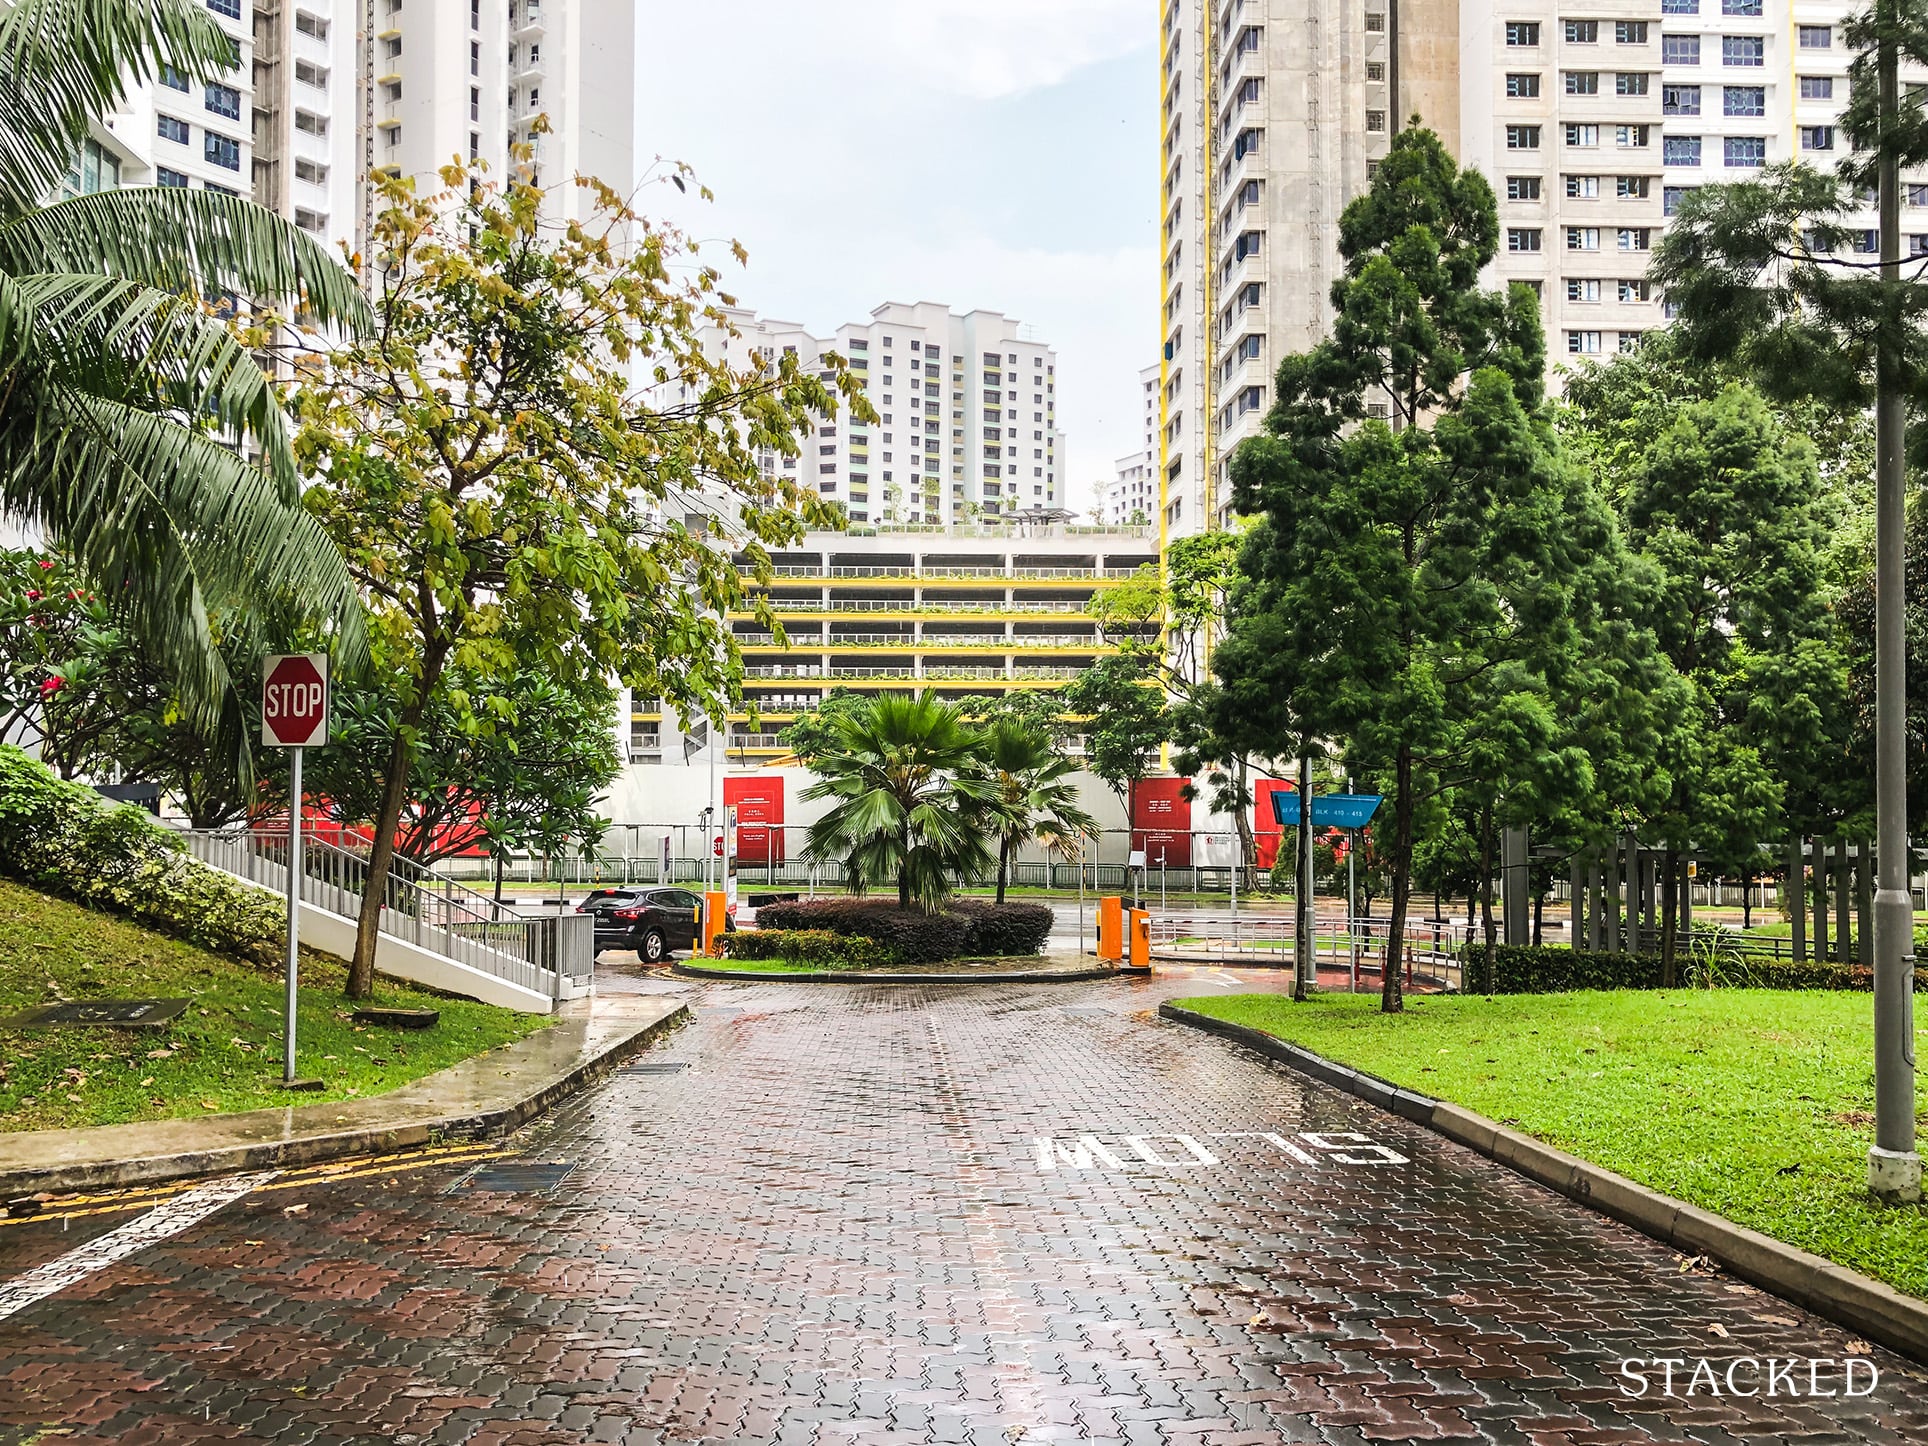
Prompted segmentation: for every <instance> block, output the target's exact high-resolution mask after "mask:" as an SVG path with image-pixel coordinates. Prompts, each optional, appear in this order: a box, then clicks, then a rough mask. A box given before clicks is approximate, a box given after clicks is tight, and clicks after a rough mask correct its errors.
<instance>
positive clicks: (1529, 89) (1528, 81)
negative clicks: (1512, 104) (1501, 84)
mask: <svg viewBox="0 0 1928 1446" xmlns="http://www.w3.org/2000/svg"><path fill="white" fill-rule="evenodd" d="M1506 93H1507V95H1509V96H1511V97H1512V98H1513V99H1514V100H1530V99H1531V98H1532V97H1534V96H1536V95H1538V94H1539V93H1540V77H1539V73H1538V72H1537V71H1527V72H1525V73H1524V74H1519V75H1509V76H1507V77H1506Z"/></svg>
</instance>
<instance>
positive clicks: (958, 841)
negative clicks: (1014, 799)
mask: <svg viewBox="0 0 1928 1446" xmlns="http://www.w3.org/2000/svg"><path fill="white" fill-rule="evenodd" d="M830 728H831V734H832V744H831V746H830V748H829V749H828V750H827V751H826V752H824V753H823V754H821V755H820V756H818V757H817V758H816V759H815V761H814V762H813V763H812V764H811V767H812V769H813V770H814V771H815V772H816V774H817V782H815V783H813V784H812V785H811V786H810V787H809V788H807V789H805V790H804V792H803V797H804V799H805V800H806V801H811V802H814V801H816V800H818V799H828V800H830V801H831V806H830V809H829V811H828V812H826V813H825V814H824V815H823V816H822V817H821V818H819V819H818V820H817V821H816V822H815V823H813V824H811V825H810V831H809V839H808V842H807V843H806V845H805V847H804V856H805V857H806V858H808V859H810V860H812V861H814V862H829V861H831V860H835V861H838V862H841V863H842V864H843V867H844V873H845V876H846V877H847V878H848V879H849V881H850V885H851V888H852V889H853V890H854V891H855V892H857V893H859V894H861V893H864V892H865V891H866V890H867V889H868V888H869V887H870V885H871V884H872V883H873V882H875V881H877V880H880V879H887V878H895V880H896V882H897V904H898V907H899V908H904V909H908V908H910V907H911V905H912V904H913V902H914V903H916V904H918V905H920V906H921V907H923V908H924V909H926V910H933V911H934V910H935V909H936V908H937V907H938V906H939V905H940V904H942V903H943V901H944V899H945V898H946V897H948V895H949V894H950V891H951V876H952V874H953V873H955V874H959V875H963V876H967V877H968V876H973V875H977V874H981V873H983V872H984V871H985V870H986V869H988V868H989V867H990V865H991V852H990V850H989V849H988V848H986V847H985V843H984V840H985V838H986V837H987V836H988V835H989V833H990V832H991V829H992V828H993V827H994V826H995V825H994V824H993V823H992V817H991V814H990V807H991V805H992V803H993V801H994V799H995V796H996V789H995V785H994V784H993V783H992V782H991V781H989V780H988V779H986V778H985V777H984V772H983V759H982V754H981V749H982V746H983V740H982V738H981V737H980V736H979V734H978V733H977V731H976V730H975V729H973V728H972V727H971V726H970V725H969V724H968V723H966V722H965V721H964V717H963V715H962V714H961V713H959V711H958V710H957V709H956V708H955V707H953V706H951V705H950V704H947V703H942V702H939V701H938V698H937V695H936V694H935V693H931V692H928V691H926V692H922V693H918V694H916V695H915V696H913V697H902V696H898V695H895V694H884V695H882V696H880V697H879V698H877V700H876V701H875V702H874V703H873V704H872V705H871V706H870V707H869V708H868V709H865V710H862V711H859V712H852V713H847V714H844V715H843V716H840V717H838V718H836V719H834V720H833V721H832V722H831V724H830Z"/></svg>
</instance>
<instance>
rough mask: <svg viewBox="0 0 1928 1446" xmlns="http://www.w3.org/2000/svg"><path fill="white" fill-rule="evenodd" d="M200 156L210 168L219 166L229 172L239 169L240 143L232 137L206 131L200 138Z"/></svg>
mask: <svg viewBox="0 0 1928 1446" xmlns="http://www.w3.org/2000/svg"><path fill="white" fill-rule="evenodd" d="M201 154H202V156H203V157H204V158H205V159H206V160H207V162H208V164H209V165H211V166H221V167H223V168H224V169H226V170H230V171H238V170H240V169H241V142H239V141H237V140H235V139H234V138H233V137H232V136H224V135H217V134H216V133H215V132H213V131H208V132H207V133H206V134H205V135H204V136H203V137H202V145H201Z"/></svg>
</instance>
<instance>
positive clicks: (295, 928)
mask: <svg viewBox="0 0 1928 1446" xmlns="http://www.w3.org/2000/svg"><path fill="white" fill-rule="evenodd" d="M327 741H328V656H327V654H325V653H291V654H282V655H278V656H275V657H270V658H263V659H262V660H261V742H262V744H263V746H264V747H268V748H286V749H287V750H288V957H287V965H286V979H285V984H286V989H285V997H284V999H283V1010H284V1021H283V1023H284V1028H283V1048H282V1056H281V1083H282V1086H283V1088H285V1089H319V1088H320V1087H321V1081H320V1080H298V1079H296V1078H295V996H296V985H297V982H298V977H299V976H298V970H299V967H300V958H301V878H302V863H301V806H302V798H303V793H302V787H301V755H302V753H303V751H305V750H306V749H309V748H318V747H320V746H321V745H322V744H324V743H326V742H327Z"/></svg>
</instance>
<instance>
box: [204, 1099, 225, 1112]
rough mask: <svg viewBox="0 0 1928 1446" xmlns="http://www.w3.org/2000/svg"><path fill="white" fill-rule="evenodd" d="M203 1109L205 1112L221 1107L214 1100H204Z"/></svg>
mask: <svg viewBox="0 0 1928 1446" xmlns="http://www.w3.org/2000/svg"><path fill="white" fill-rule="evenodd" d="M201 1108H202V1109H204V1110H218V1109H220V1108H221V1107H220V1106H219V1105H218V1104H216V1103H215V1102H214V1101H213V1100H202V1101H201Z"/></svg>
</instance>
